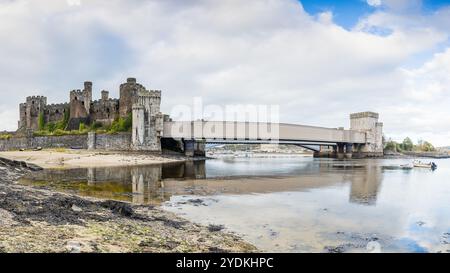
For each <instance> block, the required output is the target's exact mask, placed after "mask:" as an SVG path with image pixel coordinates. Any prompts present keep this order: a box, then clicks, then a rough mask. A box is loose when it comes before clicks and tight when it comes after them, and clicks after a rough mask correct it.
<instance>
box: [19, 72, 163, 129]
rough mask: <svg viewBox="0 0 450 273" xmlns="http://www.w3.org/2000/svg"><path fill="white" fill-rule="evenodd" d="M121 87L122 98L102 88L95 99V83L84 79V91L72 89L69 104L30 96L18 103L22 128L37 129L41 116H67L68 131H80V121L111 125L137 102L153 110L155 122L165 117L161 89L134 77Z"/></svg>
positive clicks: (46, 119) (55, 119)
mask: <svg viewBox="0 0 450 273" xmlns="http://www.w3.org/2000/svg"><path fill="white" fill-rule="evenodd" d="M119 90H120V98H119V99H111V98H109V92H108V91H106V90H103V91H101V99H100V100H92V82H85V83H84V89H83V90H80V89H78V90H72V91H70V101H69V103H60V104H47V98H46V97H44V96H32V97H27V99H26V102H24V103H21V104H20V105H19V111H20V120H19V124H18V127H19V131H21V130H22V131H23V130H25V129H31V130H37V129H38V128H39V116H40V115H42V117H43V121H44V122H45V123H49V122H53V123H56V122H60V121H62V120H64V118H65V117H66V118H67V119H68V124H67V127H66V128H64V129H67V130H78V129H79V125H80V123H84V124H91V123H93V122H98V123H102V124H103V125H108V124H111V123H112V121H114V119H116V118H118V117H122V118H125V117H127V116H128V115H130V114H131V113H132V109H133V108H132V107H133V104H135V103H139V104H141V105H142V107H144V108H146V109H147V110H148V111H149V112H151V114H150V116H151V117H152V118H154V119H155V120H154V121H153V123H158V122H159V121H158V120H157V119H161V120H162V115H161V113H160V104H161V91H159V90H147V89H146V88H145V87H144V86H143V85H141V84H139V83H137V82H136V79H135V78H128V79H127V82H126V83H123V84H121V85H120V89H119ZM161 122H162V121H161Z"/></svg>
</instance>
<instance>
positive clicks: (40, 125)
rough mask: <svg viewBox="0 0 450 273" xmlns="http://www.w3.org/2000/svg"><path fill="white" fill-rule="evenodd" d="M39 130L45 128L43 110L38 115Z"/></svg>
mask: <svg viewBox="0 0 450 273" xmlns="http://www.w3.org/2000/svg"><path fill="white" fill-rule="evenodd" d="M38 130H40V131H41V130H45V120H44V113H43V112H42V111H41V112H39V116H38Z"/></svg>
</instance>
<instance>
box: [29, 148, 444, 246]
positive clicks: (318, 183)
mask: <svg viewBox="0 0 450 273" xmlns="http://www.w3.org/2000/svg"><path fill="white" fill-rule="evenodd" d="M434 161H435V162H436V164H437V165H438V169H437V170H435V171H431V170H428V169H412V170H403V169H400V168H397V166H399V165H401V164H406V163H410V162H411V160H408V159H367V160H347V161H338V160H332V159H314V158H311V157H291V158H229V159H214V160H207V161H206V162H205V161H194V162H186V163H177V164H169V165H163V166H161V165H153V166H139V167H120V168H90V169H74V170H46V171H43V172H40V173H36V174H34V175H33V176H32V177H26V178H24V179H22V181H21V183H24V184H32V185H35V186H42V187H51V188H53V189H56V190H61V191H67V192H74V193H77V194H80V195H85V196H93V197H99V198H109V199H116V200H122V201H129V202H133V203H135V204H150V205H158V206H161V207H162V208H163V209H166V210H169V211H172V212H175V213H176V214H178V215H180V216H182V217H184V218H186V219H188V220H191V221H194V222H198V223H201V224H205V225H208V224H214V225H222V226H223V228H224V229H225V230H226V231H229V232H234V233H237V234H239V235H241V236H242V237H243V238H244V239H246V240H247V241H249V242H250V243H253V244H254V245H256V246H257V247H258V248H260V249H261V250H263V251H270V252H450V160H434Z"/></svg>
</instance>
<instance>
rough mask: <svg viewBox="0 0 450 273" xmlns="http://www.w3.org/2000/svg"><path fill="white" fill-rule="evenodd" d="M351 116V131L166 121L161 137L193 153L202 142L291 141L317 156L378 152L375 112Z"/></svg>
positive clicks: (201, 147) (379, 130)
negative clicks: (177, 142) (180, 143)
mask: <svg viewBox="0 0 450 273" xmlns="http://www.w3.org/2000/svg"><path fill="white" fill-rule="evenodd" d="M350 119H351V127H350V130H344V128H324V127H314V126H305V125H296V124H285V123H257V122H227V121H223V122H222V121H192V122H183V121H165V122H164V125H163V130H162V131H163V136H162V137H163V139H173V140H175V141H179V142H182V143H183V145H179V146H181V147H182V149H183V150H184V152H185V153H186V154H187V155H192V156H193V155H202V154H204V144H205V143H215V144H264V143H278V144H293V145H299V146H303V147H305V148H308V149H311V150H315V152H316V155H329V156H336V157H344V156H347V157H351V156H352V155H353V154H354V153H355V154H356V155H358V156H367V155H369V156H377V155H381V154H382V153H383V150H382V123H379V122H378V114H376V113H372V112H363V113H357V114H352V115H350ZM163 143H164V140H163ZM315 146H316V147H321V148H315ZM323 147H326V148H325V149H324V148H323ZM327 148H328V149H329V148H332V149H331V150H327Z"/></svg>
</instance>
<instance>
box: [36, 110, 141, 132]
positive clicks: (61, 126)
mask: <svg viewBox="0 0 450 273" xmlns="http://www.w3.org/2000/svg"><path fill="white" fill-rule="evenodd" d="M69 118H70V117H69V111H66V112H65V113H64V118H63V119H62V120H60V121H58V122H49V123H47V124H45V122H44V117H43V115H42V122H39V130H38V131H35V132H34V135H36V136H62V135H82V134H87V133H88V132H97V133H99V134H105V133H106V134H115V133H119V132H131V127H132V123H133V120H132V114H131V113H130V114H129V115H128V116H127V117H126V118H121V117H119V118H116V119H115V120H114V121H113V122H112V123H111V124H110V125H104V124H102V123H101V122H98V121H96V122H93V123H92V124H91V125H90V126H89V125H87V124H84V123H80V126H79V128H78V130H72V131H67V130H65V129H66V128H67V124H68V123H69ZM39 120H41V116H39Z"/></svg>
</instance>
